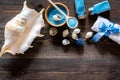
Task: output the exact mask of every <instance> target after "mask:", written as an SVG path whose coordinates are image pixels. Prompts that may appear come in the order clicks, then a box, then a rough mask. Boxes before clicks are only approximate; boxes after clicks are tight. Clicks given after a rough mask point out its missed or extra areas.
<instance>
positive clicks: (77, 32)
mask: <svg viewBox="0 0 120 80" xmlns="http://www.w3.org/2000/svg"><path fill="white" fill-rule="evenodd" d="M80 31H81V30H80V29H79V28H76V29H74V31H73V33H74V34H79V33H80Z"/></svg>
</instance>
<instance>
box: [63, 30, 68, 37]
mask: <svg viewBox="0 0 120 80" xmlns="http://www.w3.org/2000/svg"><path fill="white" fill-rule="evenodd" d="M68 35H69V31H68V29H66V30H64V31H63V37H67V36H68Z"/></svg>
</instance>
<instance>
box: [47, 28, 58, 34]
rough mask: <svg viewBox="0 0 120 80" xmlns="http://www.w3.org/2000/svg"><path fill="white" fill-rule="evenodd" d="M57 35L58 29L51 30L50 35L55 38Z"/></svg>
mask: <svg viewBox="0 0 120 80" xmlns="http://www.w3.org/2000/svg"><path fill="white" fill-rule="evenodd" d="M57 33H58V30H57V29H56V28H54V27H52V28H50V30H49V34H50V35H51V36H55V35H56V34H57Z"/></svg>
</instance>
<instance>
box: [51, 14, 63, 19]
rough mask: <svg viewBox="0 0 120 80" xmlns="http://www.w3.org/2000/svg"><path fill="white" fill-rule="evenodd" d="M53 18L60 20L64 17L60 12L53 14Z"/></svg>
mask: <svg viewBox="0 0 120 80" xmlns="http://www.w3.org/2000/svg"><path fill="white" fill-rule="evenodd" d="M53 19H54V20H55V21H60V20H62V17H61V16H60V15H59V14H56V15H53Z"/></svg>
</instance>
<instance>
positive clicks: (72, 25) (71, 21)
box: [67, 18, 78, 28]
mask: <svg viewBox="0 0 120 80" xmlns="http://www.w3.org/2000/svg"><path fill="white" fill-rule="evenodd" d="M67 24H68V26H69V27H70V28H76V26H77V24H78V23H77V20H76V19H75V18H69V19H68V23H67Z"/></svg>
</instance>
